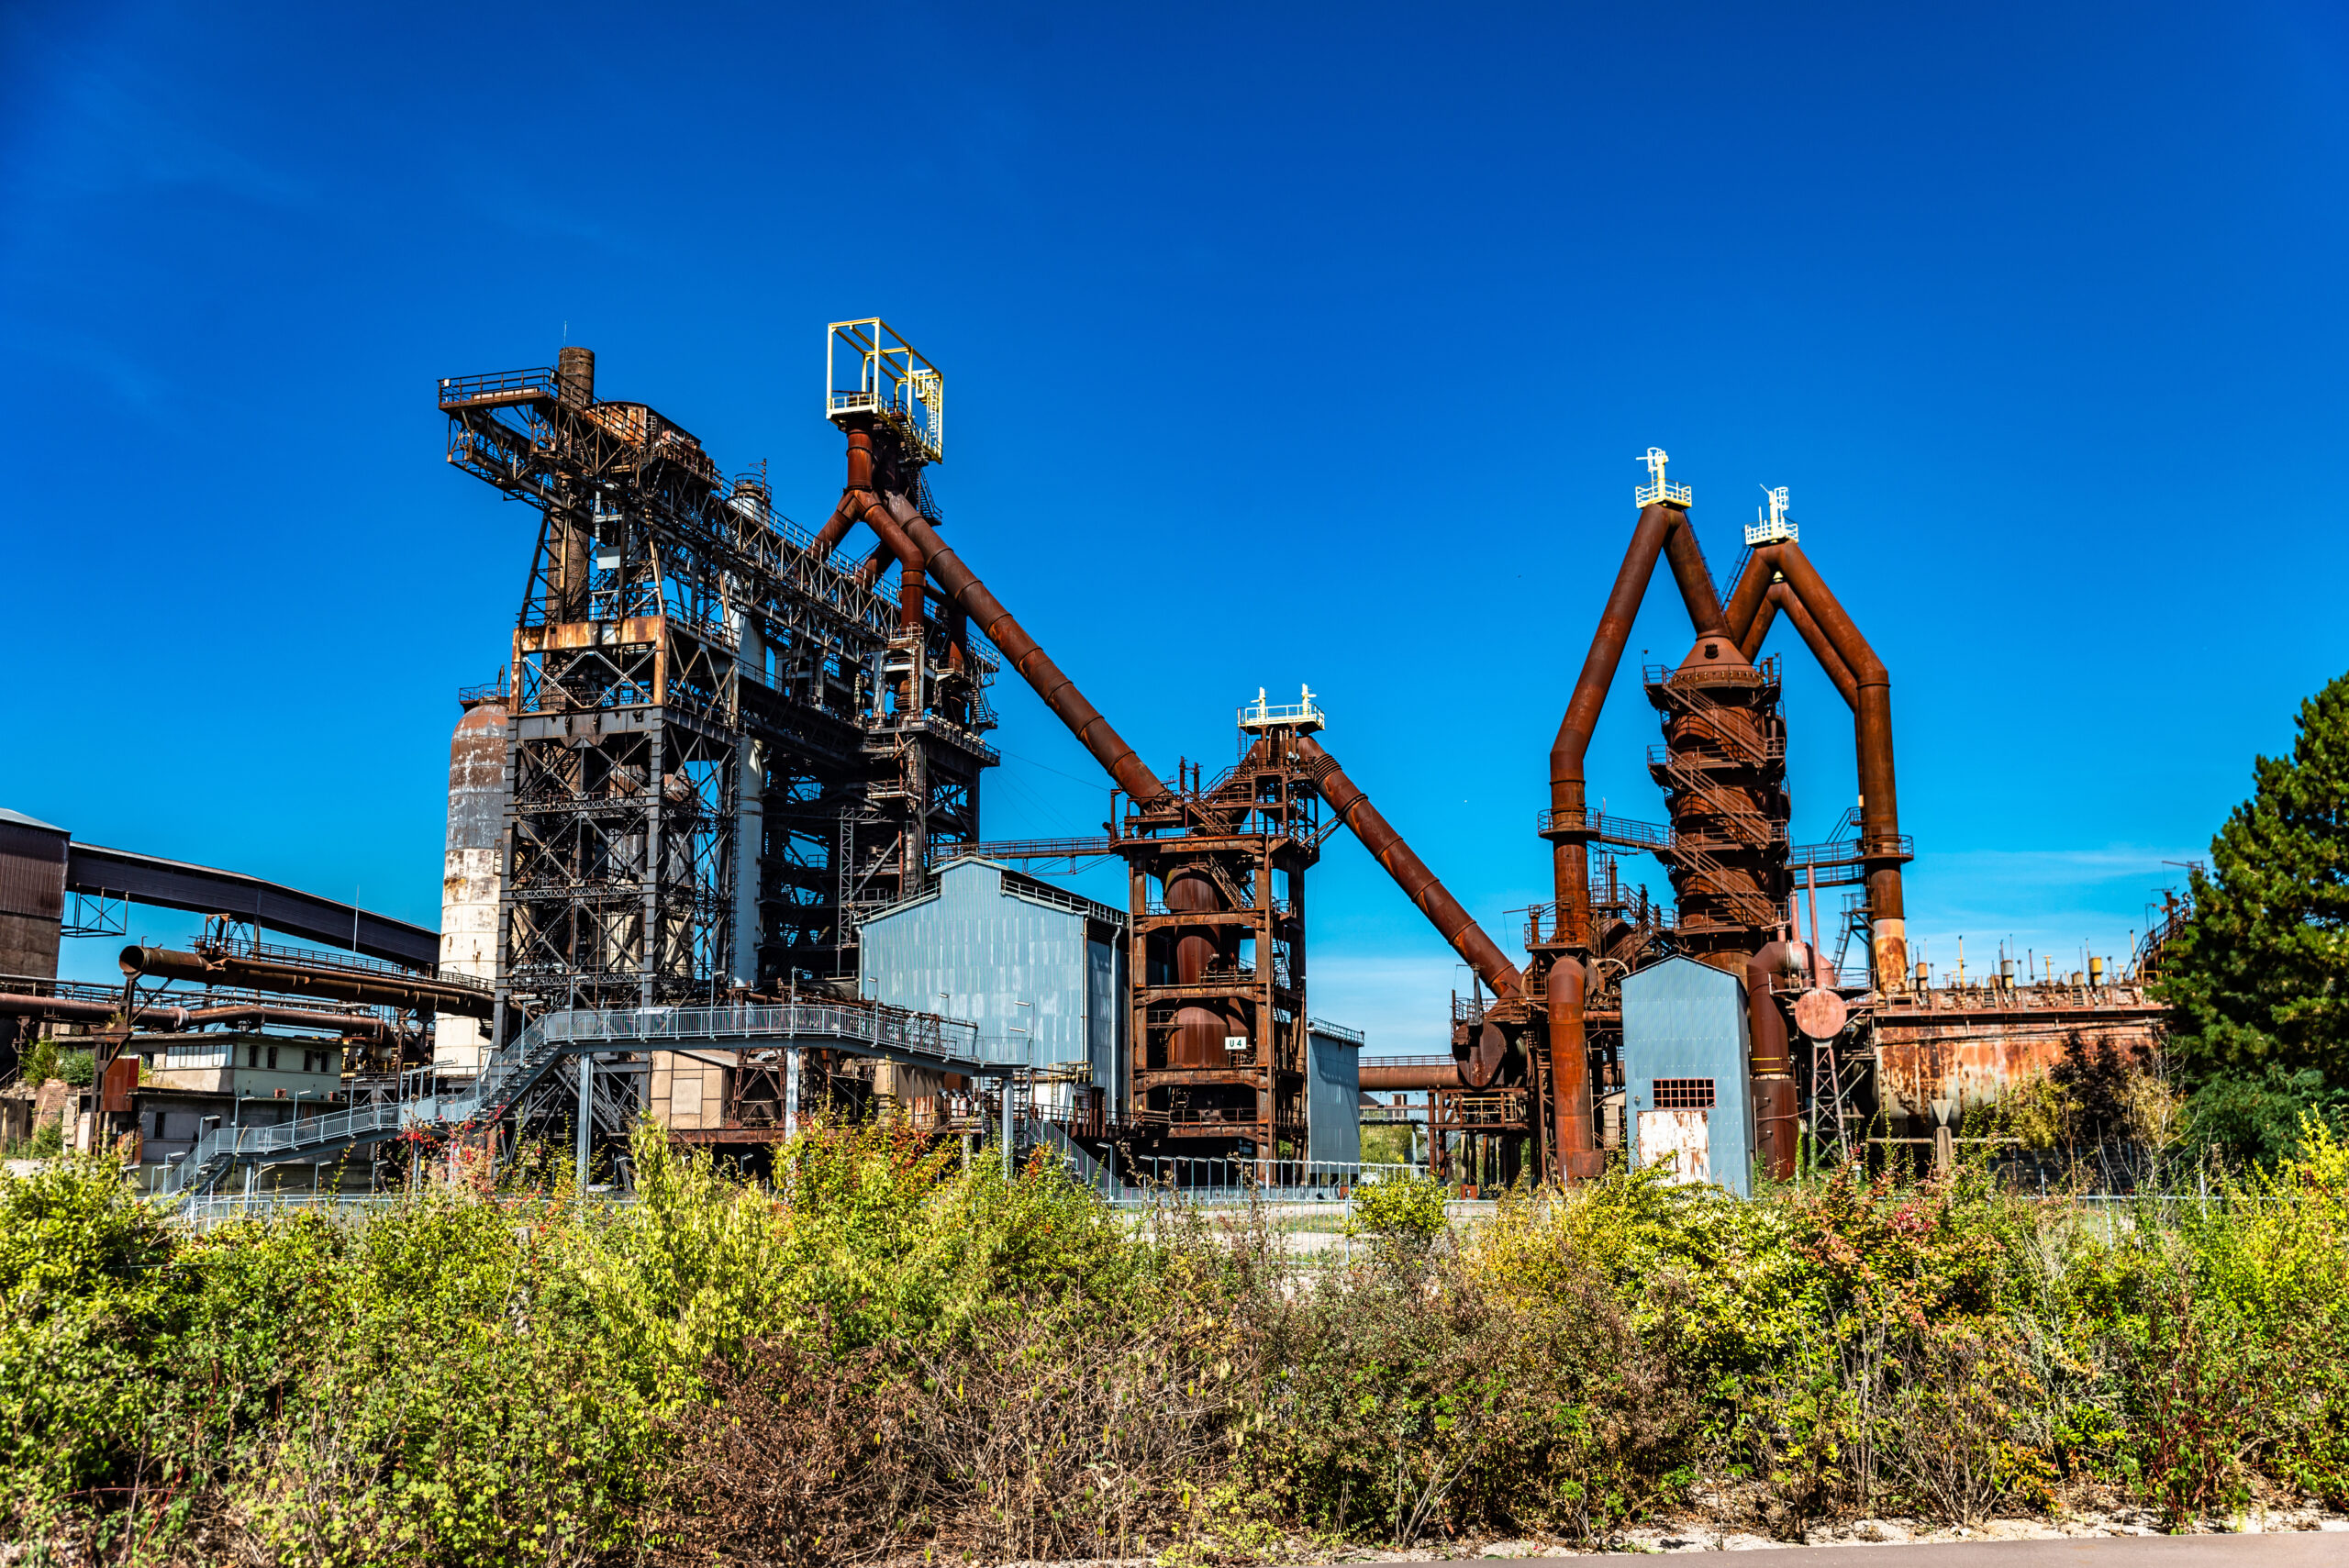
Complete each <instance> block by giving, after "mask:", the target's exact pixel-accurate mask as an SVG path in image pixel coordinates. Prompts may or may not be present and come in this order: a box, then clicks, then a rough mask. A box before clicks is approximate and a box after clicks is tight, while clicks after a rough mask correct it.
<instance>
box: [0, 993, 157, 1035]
mask: <svg viewBox="0 0 2349 1568" xmlns="http://www.w3.org/2000/svg"><path fill="white" fill-rule="evenodd" d="M0 1015H6V1016H8V1017H11V1018H54V1019H56V1020H58V1021H59V1022H61V1023H72V1024H104V1023H112V1022H113V1021H115V1020H116V1019H117V1018H121V1017H122V1008H121V1006H119V1005H118V1004H117V1003H113V1002H87V1001H83V1000H81V999H79V998H77V997H72V996H31V995H22V994H20V993H17V992H13V991H9V992H0ZM187 1019H188V1013H187V1009H186V1008H184V1007H141V1008H139V1011H138V1013H137V1015H136V1017H135V1019H134V1021H135V1022H137V1023H139V1024H140V1025H143V1026H145V1027H146V1028H148V1029H185V1028H186V1027H187Z"/></svg>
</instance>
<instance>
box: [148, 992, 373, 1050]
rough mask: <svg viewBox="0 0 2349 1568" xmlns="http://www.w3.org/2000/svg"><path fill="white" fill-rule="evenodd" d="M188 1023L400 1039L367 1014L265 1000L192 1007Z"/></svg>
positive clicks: (370, 1038)
mask: <svg viewBox="0 0 2349 1568" xmlns="http://www.w3.org/2000/svg"><path fill="white" fill-rule="evenodd" d="M187 1022H188V1024H189V1026H191V1027H194V1026H197V1025H203V1024H229V1023H250V1024H275V1025H278V1026H279V1027H281V1028H284V1029H333V1030H335V1031H337V1032H338V1033H340V1034H342V1035H345V1036H348V1037H351V1038H353V1039H356V1038H360V1037H362V1036H363V1037H364V1038H366V1039H369V1040H375V1041H377V1042H378V1043H384V1044H388V1043H389V1042H390V1041H391V1040H394V1039H395V1038H396V1031H395V1030H394V1029H392V1027H391V1026H390V1025H389V1024H386V1023H385V1022H384V1020H383V1019H381V1018H374V1017H372V1016H370V1015H368V1014H365V1013H320V1012H313V1011H311V1010H310V1009H308V1008H306V1007H275V1006H270V1005H269V1004H267V1003H265V1002H263V1003H238V1004H231V1005H229V1006H219V1007H194V1008H190V1009H188V1012H187Z"/></svg>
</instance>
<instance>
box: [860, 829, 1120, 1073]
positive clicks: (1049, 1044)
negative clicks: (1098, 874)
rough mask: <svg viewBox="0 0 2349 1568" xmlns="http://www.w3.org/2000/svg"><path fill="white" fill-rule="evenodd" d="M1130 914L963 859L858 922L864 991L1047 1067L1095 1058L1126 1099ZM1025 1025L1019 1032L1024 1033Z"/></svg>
mask: <svg viewBox="0 0 2349 1568" xmlns="http://www.w3.org/2000/svg"><path fill="white" fill-rule="evenodd" d="M1125 923H1126V917H1125V914H1124V912H1123V911H1122V910H1118V909H1113V908H1111V907H1109V906H1108V905H1106V904H1098V903H1096V902H1095V901H1094V900H1092V899H1090V898H1081V897H1078V896H1077V895H1074V894H1072V893H1064V892H1063V891H1062V890H1061V889H1059V888H1057V887H1054V886H1052V885H1051V884H1049V883H1042V882H1039V881H1037V880H1036V879H1035V878H1033V877H1030V876H1023V875H1021V874H1020V873H1018V872H1016V871H1011V870H1008V869H1007V868H1005V867H1003V866H1000V865H997V864H996V862H993V861H983V860H976V859H965V860H959V861H954V862H950V863H949V864H947V865H946V866H945V867H943V868H942V869H941V871H940V872H939V873H938V884H937V885H936V886H935V887H933V888H931V889H930V891H929V892H928V893H925V894H923V895H920V896H919V897H917V898H909V899H907V900H906V901H905V902H904V903H902V904H895V905H892V906H889V907H888V908H886V909H884V910H882V911H880V912H879V913H878V914H875V915H872V916H869V917H866V918H865V919H864V920H863V923H862V924H861V926H860V927H859V936H858V955H859V956H858V962H859V965H860V968H861V972H862V978H863V986H864V995H867V996H870V997H873V998H874V999H875V1000H878V1001H882V1002H886V1003H888V1004H889V1005H890V1006H897V1007H911V1008H914V1009H916V1010H917V1011H919V1012H924V1013H941V1012H942V1013H944V1014H945V1015H946V1016H947V1017H949V1018H968V1019H970V1020H971V1021H972V1022H974V1023H975V1024H977V1025H978V1026H979V1037H980V1039H981V1040H983V1041H991V1042H995V1041H999V1042H1004V1043H1006V1044H1007V1045H1008V1046H1009V1047H1011V1048H1012V1049H1014V1050H1015V1051H1019V1053H1020V1054H1022V1055H1025V1054H1026V1052H1027V1051H1029V1050H1030V1049H1032V1051H1033V1052H1034V1055H1033V1058H1032V1060H1033V1061H1034V1062H1035V1064H1036V1065H1037V1066H1038V1067H1053V1066H1064V1065H1068V1064H1071V1063H1074V1062H1089V1063H1090V1064H1091V1067H1092V1079H1093V1082H1094V1084H1096V1085H1097V1086H1098V1087H1099V1088H1100V1090H1101V1092H1102V1093H1103V1095H1105V1096H1108V1097H1109V1100H1110V1103H1111V1104H1118V1103H1119V1102H1120V1101H1121V1100H1122V1098H1123V1096H1124V1094H1125V1088H1126V1082H1125V1076H1126V1075H1125V1052H1124V1051H1122V1050H1121V1049H1120V1045H1121V1037H1122V1035H1123V1032H1124V1025H1125V1016H1126V958H1125V942H1124V940H1123V933H1124V930H1125ZM1023 1029H1024V1030H1027V1031H1028V1033H1027V1034H1026V1035H1024V1036H1023V1035H1022V1034H1021V1033H1020V1032H1019V1031H1020V1030H1023Z"/></svg>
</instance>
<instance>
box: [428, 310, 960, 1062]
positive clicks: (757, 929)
mask: <svg viewBox="0 0 2349 1568" xmlns="http://www.w3.org/2000/svg"><path fill="white" fill-rule="evenodd" d="M830 342H831V343H832V345H833V348H834V350H835V351H834V353H833V354H832V356H831V365H832V369H833V370H834V371H835V372H836V373H839V375H840V377H841V379H839V380H834V381H833V382H832V383H831V384H829V386H828V388H827V393H826V407H827V411H828V412H829V414H830V416H831V417H832V418H833V419H834V420H835V422H836V423H838V424H839V425H840V426H841V428H842V429H843V430H844V431H845V432H846V433H847V436H848V440H849V465H848V482H847V484H846V485H845V486H844V487H843V490H842V492H841V501H840V505H839V507H838V508H837V510H836V512H835V515H834V517H833V519H832V521H831V522H829V523H828V524H827V525H826V527H825V528H824V529H823V531H822V532H820V533H819V534H818V535H817V536H815V537H813V538H810V537H809V536H807V535H806V534H803V533H801V532H800V531H799V530H798V529H797V528H795V527H794V526H793V525H792V524H791V523H790V522H789V520H788V519H786V518H785V517H782V516H781V515H779V514H778V513H776V512H775V511H774V507H773V506H772V503H771V499H770V495H769V492H768V489H767V485H766V482H765V478H764V475H763V473H746V474H743V475H740V476H738V477H737V478H736V479H735V480H733V481H732V482H731V483H730V484H729V483H727V482H725V481H722V480H721V479H720V477H719V474H718V466H717V464H716V463H715V462H713V461H712V460H711V458H710V457H709V455H708V454H707V452H706V451H704V450H703V449H702V446H701V443H700V442H699V441H698V440H697V439H695V438H694V437H693V436H692V435H691V434H689V433H688V432H686V431H685V429H683V428H680V427H678V426H677V425H675V424H674V423H673V422H671V421H670V420H668V419H666V418H664V417H662V416H661V415H660V414H659V413H657V412H656V411H655V410H653V409H651V407H648V406H645V405H643V404H640V403H625V402H605V401H600V400H598V399H597V397H596V384H595V356H594V355H593V354H592V353H591V352H590V351H588V350H585V349H578V348H568V349H565V350H562V354H561V355H560V356H559V359H558V362H557V363H556V364H555V365H554V366H553V367H551V368H550V369H539V370H527V371H518V372H509V373H503V374H496V375H484V376H472V377H465V378H457V379H451V380H448V381H444V382H442V383H441V384H440V407H441V409H442V411H443V412H444V413H446V414H447V416H448V417H449V421H450V442H449V461H450V462H451V463H453V464H455V465H457V466H458V467H460V468H462V469H463V470H465V471H466V472H467V473H473V474H474V475H475V476H477V477H479V478H481V479H483V480H484V481H485V482H487V483H489V484H493V485H495V487H497V488H498V489H499V490H501V491H503V492H505V493H506V494H507V495H511V496H516V497H518V498H520V499H522V500H525V501H527V502H529V504H530V505H531V506H535V507H537V508H538V509H539V510H540V512H541V513H542V514H543V517H542V521H541V524H540V530H539V541H538V547H537V550H536V551H535V553H534V556H533V560H532V562H531V567H530V573H529V578H528V584H527V587H526V589H525V592H524V595H523V604H522V610H521V614H520V617H519V619H518V625H517V627H516V629H515V634H514V662H513V671H514V679H513V691H512V695H511V698H510V712H509V719H508V724H507V759H508V760H507V831H508V843H507V851H506V864H505V877H504V885H503V890H502V895H501V911H500V920H499V929H498V945H499V957H498V965H497V972H498V995H499V1004H500V1007H501V1009H503V1010H505V1011H507V1012H508V1013H510V1014H511V1015H512V1017H510V1018H505V1019H503V1020H502V1021H501V1022H500V1024H499V1026H498V1038H500V1039H503V1038H505V1037H506V1036H507V1035H508V1034H510V1033H511V1032H512V1030H513V1029H516V1028H518V1027H519V1026H520V1024H521V1023H522V1022H523V1021H525V1020H527V1019H529V1018H535V1017H538V1016H540V1014H543V1013H546V1012H548V1011H551V1010H553V1009H556V1008H560V1007H590V1008H598V1007H600V1008H611V1007H620V1006H639V1007H644V1006H655V1005H660V1004H674V1003H680V1002H690V1001H695V1000H703V1001H707V1000H709V999H711V998H713V997H715V996H717V995H721V994H723V993H725V992H727V991H729V990H730V989H733V988H736V987H746V988H751V989H757V988H762V987H763V988H768V989H774V988H777V987H796V986H803V985H817V984H825V983H828V982H830V981H833V980H835V979H837V978H839V977H840V976H841V975H843V974H845V973H850V972H852V968H853V962H854V952H853V949H854V943H855V922H856V917H857V915H858V913H859V912H860V911H861V910H864V909H870V908H878V907H881V906H885V905H887V904H889V903H892V902H894V901H895V900H896V899H897V898H899V897H901V896H904V895H907V894H908V893H910V892H912V891H915V890H917V889H918V886H919V884H920V880H921V878H922V876H923V874H924V868H925V866H926V863H927V862H928V860H929V858H930V856H931V855H932V854H934V853H935V852H936V851H938V850H939V848H940V847H941V846H944V845H951V844H959V843H965V842H968V841H969V840H972V839H974V838H975V837H976V827H977V820H978V801H979V778H980V774H981V773H982V772H983V770H985V768H986V767H988V766H990V765H991V764H993V763H994V762H996V753H995V752H994V751H993V750H992V749H990V748H989V747H988V746H987V745H986V743H985V741H984V740H981V739H980V736H981V734H982V733H983V732H984V731H985V730H986V729H988V728H992V727H993V725H994V722H995V720H994V715H993V713H992V712H991V711H990V710H989V709H988V707H987V704H986V698H985V687H986V684H987V682H988V680H989V678H990V677H991V676H992V674H993V673H994V671H995V668H996V665H995V661H994V659H993V658H992V657H991V655H990V653H989V651H988V650H987V648H986V645H985V642H984V641H983V640H982V639H978V638H976V637H974V636H973V635H972V633H971V630H970V628H969V627H968V626H967V624H966V622H965V621H964V619H963V616H962V614H961V613H960V611H959V609H958V608H957V607H955V606H952V605H951V604H950V605H947V606H944V607H943V611H942V613H939V614H933V613H932V611H931V606H930V596H931V590H930V588H929V587H928V584H927V580H926V578H925V575H924V573H923V571H922V569H921V561H920V559H919V557H918V555H916V554H915V553H914V551H913V550H911V549H910V548H909V547H902V548H898V549H896V550H895V551H894V552H893V553H890V554H887V555H884V554H883V553H880V552H876V554H875V555H874V557H873V558H872V559H869V560H867V561H866V562H863V564H862V565H849V564H844V563H842V562H837V561H835V560H834V559H832V555H831V547H832V546H833V544H835V543H836V542H837V541H838V539H839V538H840V537H841V534H842V533H844V532H845V531H846V528H847V526H848V524H849V523H850V522H852V521H854V520H857V519H860V518H862V519H863V520H866V521H870V522H872V523H873V525H874V528H876V529H877V530H879V531H881V532H882V533H883V535H884V538H885V540H888V541H895V542H898V543H899V544H900V545H902V540H903V539H904V533H903V527H902V525H903V523H904V522H905V521H913V522H918V524H919V525H920V527H921V528H922V529H923V530H924V531H928V530H929V529H930V528H933V527H934V526H935V524H936V522H937V513H936V511H935V508H934V507H931V506H930V501H929V492H928V487H927V486H926V485H925V484H923V481H922V470H923V468H924V466H925V465H926V464H929V463H931V462H938V461H939V460H940V459H941V456H942V455H943V453H942V448H941V440H940V435H941V424H940V417H941V398H942V384H941V380H940V378H939V377H938V375H937V373H936V372H935V371H934V370H932V369H930V367H929V366H928V365H927V364H926V363H925V362H923V361H920V359H919V357H918V355H913V354H912V353H911V351H910V350H907V349H906V348H905V346H904V345H903V344H902V343H901V342H898V341H896V339H894V338H893V337H891V336H890V335H889V334H887V332H886V329H885V328H883V327H882V325H881V324H880V323H879V322H877V321H872V322H854V323H842V324H839V325H836V326H835V327H834V328H832V331H831V336H830ZM893 564H894V565H896V567H897V568H898V570H899V574H898V577H897V579H896V602H895V603H894V604H892V603H890V602H889V599H888V598H887V597H886V596H885V590H884V586H883V584H882V578H883V577H884V576H885V573H886V571H887V569H888V567H889V566H891V565H893Z"/></svg>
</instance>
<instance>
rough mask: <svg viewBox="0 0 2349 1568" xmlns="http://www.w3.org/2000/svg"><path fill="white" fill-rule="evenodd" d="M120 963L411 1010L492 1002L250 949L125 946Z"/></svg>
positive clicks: (459, 1010)
mask: <svg viewBox="0 0 2349 1568" xmlns="http://www.w3.org/2000/svg"><path fill="white" fill-rule="evenodd" d="M118 962H120V963H121V965H122V972H123V973H125V974H146V975H153V976H156V977H158V978H161V979H166V980H189V981H195V982H196V983H198V984H209V985H237V986H241V987H243V988H244V989H246V990H249V991H270V992H274V993H276V994H277V995H291V996H324V997H328V998H329V999H331V1000H333V1001H337V1002H356V1003H359V1004H361V1005H362V1006H373V1007H405V1008H407V1009H409V1010H410V1011H413V1012H419V1013H449V1014H452V1015H454V1016H455V1017H458V1018H488V1017H489V1016H490V1011H491V1007H492V998H491V997H490V995H488V993H486V992H483V991H476V990H473V988H471V987H469V986H459V985H451V984H447V983H446V982H443V981H438V980H432V979H429V978H427V977H425V976H423V975H401V974H382V975H375V974H354V973H351V972H350V971H349V970H344V969H330V968H328V967H326V966H324V965H312V964H306V963H302V962H298V961H296V960H293V959H281V958H267V957H262V956H258V955H255V954H250V953H238V952H224V953H219V954H209V953H201V952H179V951H173V950H171V949H169V948H156V947H127V948H124V949H123V950H122V952H121V955H120V958H119V961H118Z"/></svg>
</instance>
